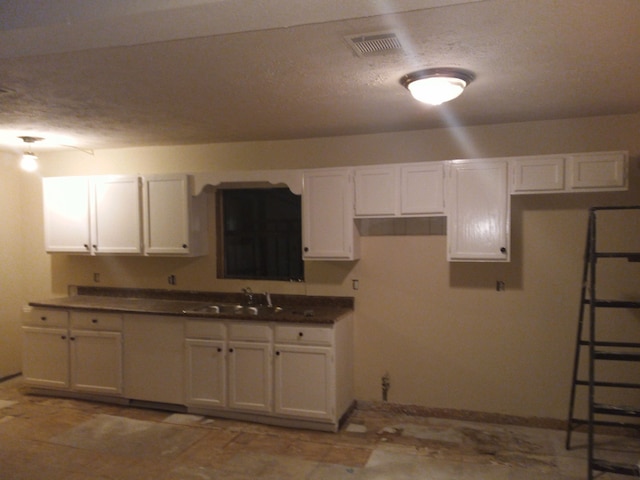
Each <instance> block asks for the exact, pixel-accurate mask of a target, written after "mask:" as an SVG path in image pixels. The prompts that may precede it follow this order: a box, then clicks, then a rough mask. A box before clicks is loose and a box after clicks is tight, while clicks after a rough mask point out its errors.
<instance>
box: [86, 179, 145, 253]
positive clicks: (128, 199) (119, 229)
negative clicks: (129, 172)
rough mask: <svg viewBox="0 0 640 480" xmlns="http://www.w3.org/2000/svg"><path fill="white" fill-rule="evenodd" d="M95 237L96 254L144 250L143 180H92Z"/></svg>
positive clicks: (93, 236) (93, 231) (93, 230)
mask: <svg viewBox="0 0 640 480" xmlns="http://www.w3.org/2000/svg"><path fill="white" fill-rule="evenodd" d="M92 182H93V188H92V211H93V220H92V233H93V234H92V239H93V243H92V246H93V249H94V251H95V253H98V254H100V253H141V252H142V228H141V227H142V224H141V210H140V206H141V205H140V179H139V178H138V177H130V176H113V177H112V176H108V177H94V178H93V179H92Z"/></svg>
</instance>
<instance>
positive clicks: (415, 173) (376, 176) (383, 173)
mask: <svg viewBox="0 0 640 480" xmlns="http://www.w3.org/2000/svg"><path fill="white" fill-rule="evenodd" d="M355 202H356V203H355V214H356V217H398V216H429V215H443V214H444V165H443V164H442V163H441V162H423V163H413V164H399V165H381V166H371V167H357V168H356V169H355Z"/></svg>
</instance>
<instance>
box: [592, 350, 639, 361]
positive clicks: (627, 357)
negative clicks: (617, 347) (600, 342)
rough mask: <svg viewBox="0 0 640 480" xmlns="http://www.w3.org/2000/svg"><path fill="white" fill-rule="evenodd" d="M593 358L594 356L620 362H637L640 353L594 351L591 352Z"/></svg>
mask: <svg viewBox="0 0 640 480" xmlns="http://www.w3.org/2000/svg"><path fill="white" fill-rule="evenodd" d="M593 358H596V359H598V360H617V361H621V362H638V361H640V353H629V352H603V351H596V352H594V353H593Z"/></svg>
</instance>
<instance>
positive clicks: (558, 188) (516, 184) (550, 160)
mask: <svg viewBox="0 0 640 480" xmlns="http://www.w3.org/2000/svg"><path fill="white" fill-rule="evenodd" d="M511 164H512V167H513V185H512V187H511V190H512V192H513V193H516V194H517V193H554V192H562V191H563V190H564V158H563V157H540V158H526V159H514V160H513V161H512V163H511Z"/></svg>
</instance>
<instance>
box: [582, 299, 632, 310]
mask: <svg viewBox="0 0 640 480" xmlns="http://www.w3.org/2000/svg"><path fill="white" fill-rule="evenodd" d="M584 303H585V305H591V304H593V306H594V307H600V308H640V302H635V301H629V300H596V301H594V302H592V301H591V300H590V299H588V298H585V299H584Z"/></svg>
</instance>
